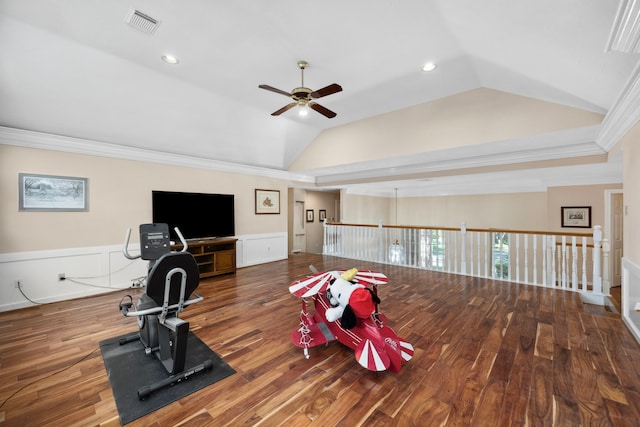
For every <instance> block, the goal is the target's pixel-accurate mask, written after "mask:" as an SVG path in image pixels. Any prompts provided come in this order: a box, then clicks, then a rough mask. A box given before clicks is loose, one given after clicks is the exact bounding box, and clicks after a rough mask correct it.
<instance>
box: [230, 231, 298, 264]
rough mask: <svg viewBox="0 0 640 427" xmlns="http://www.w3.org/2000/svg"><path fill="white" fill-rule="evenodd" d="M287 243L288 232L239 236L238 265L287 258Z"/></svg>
mask: <svg viewBox="0 0 640 427" xmlns="http://www.w3.org/2000/svg"><path fill="white" fill-rule="evenodd" d="M287 245H288V238H287V233H268V234H248V235H244V236H238V243H237V248H236V266H237V267H238V268H241V267H248V266H250V265H256V264H264V263H267V262H272V261H279V260H282V259H287V256H288V246H287Z"/></svg>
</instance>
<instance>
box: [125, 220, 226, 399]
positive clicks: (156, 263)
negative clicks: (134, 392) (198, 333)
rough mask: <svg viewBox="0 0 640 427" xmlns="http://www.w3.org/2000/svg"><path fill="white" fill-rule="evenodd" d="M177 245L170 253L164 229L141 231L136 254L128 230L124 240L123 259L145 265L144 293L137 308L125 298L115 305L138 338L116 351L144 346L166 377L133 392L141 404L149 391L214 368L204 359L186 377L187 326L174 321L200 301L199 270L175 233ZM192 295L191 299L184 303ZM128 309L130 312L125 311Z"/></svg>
mask: <svg viewBox="0 0 640 427" xmlns="http://www.w3.org/2000/svg"><path fill="white" fill-rule="evenodd" d="M174 230H175V232H176V234H177V235H178V237H179V238H180V241H181V242H182V250H181V251H180V252H172V251H171V240H170V238H169V226H168V225H167V224H159V223H154V224H141V225H140V254H139V255H131V254H129V251H128V249H127V248H128V246H129V238H130V237H131V229H128V230H127V233H126V235H125V242H124V247H123V248H122V252H123V254H124V256H125V257H127V258H128V259H131V260H134V259H138V258H142V259H144V260H147V261H149V265H148V274H147V280H146V291H145V293H144V294H142V295H141V296H140V298H139V300H138V302H137V304H134V303H133V299H132V298H131V296H129V302H121V303H120V311H121V312H122V314H124V316H126V317H137V318H138V327H139V332H137V333H135V334H133V335H129V336H126V337H123V338H121V339H120V345H124V344H127V343H129V342H133V341H136V340H138V339H139V340H140V342H141V343H142V344H143V346H144V351H145V353H146V354H147V355H152V354H155V355H156V356H157V358H158V359H159V360H160V362H162V365H163V366H164V369H165V370H166V371H167V373H168V374H169V376H168V377H167V378H165V379H163V380H161V381H158V382H156V383H153V384H148V385H146V386H143V387H141V388H139V389H138V398H139V399H141V400H142V399H145V398H146V397H148V396H149V395H150V394H151V393H153V392H154V391H157V390H159V389H161V388H163V387H166V386H169V385H173V384H175V383H177V382H180V381H183V380H185V379H187V378H189V377H190V376H192V375H194V374H197V373H199V372H203V371H207V370H209V369H211V368H212V367H213V361H212V360H211V359H207V360H205V361H203V362H202V363H200V364H199V365H197V366H195V367H193V368H189V369H188V370H186V371H185V368H184V365H185V360H186V355H187V338H188V335H189V322H186V321H184V320H182V319H180V318H179V317H178V316H179V314H180V313H181V312H182V311H183V310H184V308H185V307H187V306H189V305H191V304H195V303H197V302H200V301H202V300H203V297H202V296H201V295H200V294H198V293H197V292H196V291H195V290H196V288H197V287H198V284H199V282H200V275H199V271H198V265H197V263H196V261H195V259H194V257H193V255H191V254H190V253H189V252H187V247H188V245H187V242H186V240H185V239H184V237H183V236H182V233H180V230H179V229H178V228H177V227H176V228H175V229H174ZM191 294H193V296H194V298H193V299H189V297H190V296H191ZM132 307H133V310H134V311H129V310H130V309H131V308H132Z"/></svg>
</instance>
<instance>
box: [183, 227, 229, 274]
mask: <svg viewBox="0 0 640 427" xmlns="http://www.w3.org/2000/svg"><path fill="white" fill-rule="evenodd" d="M237 241H238V239H236V238H233V237H220V238H215V239H193V240H191V241H187V250H188V251H189V252H190V253H191V254H192V255H193V257H194V258H195V259H196V262H197V264H198V269H199V271H200V278H204V277H211V276H217V275H220V274H227V273H235V272H236V242H237ZM171 248H172V249H173V250H181V249H182V244H176V245H172V246H171Z"/></svg>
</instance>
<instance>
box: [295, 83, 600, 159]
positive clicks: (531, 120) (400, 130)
mask: <svg viewBox="0 0 640 427" xmlns="http://www.w3.org/2000/svg"><path fill="white" fill-rule="evenodd" d="M602 118H603V116H602V115H601V114H596V113H593V112H589V111H584V110H580V109H576V108H571V107H567V106H564V105H560V104H554V103H550V102H545V101H540V100H537V99H533V98H528V97H523V96H518V95H513V94H509V93H505V92H500V91H497V90H493V89H488V88H479V89H474V90H470V91H468V92H464V93H461V94H458V95H453V96H450V97H447V98H443V99H438V100H435V101H432V102H427V103H423V104H420V105H416V106H414V107H409V108H404V109H401V110H398V111H393V112H391V113H387V114H382V115H380V116H376V117H371V118H368V119H363V120H360V121H357V122H355V123H350V124H347V125H343V126H338V127H335V128H331V129H327V130H325V131H323V132H322V133H321V134H320V135H319V136H318V137H317V138H316V139H315V140H314V141H313V142H312V143H311V144H309V146H307V147H306V148H305V150H304V151H303V152H302V154H301V155H300V156H298V158H296V159H295V161H294V162H293V163H292V164H291V166H290V168H289V169H290V170H297V171H299V170H307V169H316V168H321V167H326V166H332V165H339V164H350V163H354V162H356V161H357V162H362V161H369V160H379V159H385V158H388V157H396V156H407V155H413V154H418V153H425V152H430V151H438V150H444V149H450V148H454V147H461V146H468V145H474V144H482V143H486V142H490V141H504V140H508V139H513V138H520V137H526V136H530V135H539V134H543V133H547V132H556V131H560V130H565V129H573V128H579V127H583V126H590V125H598V124H600V123H601V122H602ZM335 153H340V155H339V156H336V155H335Z"/></svg>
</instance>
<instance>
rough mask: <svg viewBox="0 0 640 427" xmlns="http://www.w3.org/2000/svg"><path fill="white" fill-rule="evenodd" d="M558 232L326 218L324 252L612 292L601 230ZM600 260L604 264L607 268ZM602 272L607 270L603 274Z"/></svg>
mask: <svg viewBox="0 0 640 427" xmlns="http://www.w3.org/2000/svg"><path fill="white" fill-rule="evenodd" d="M593 230H594V231H593V233H558V232H550V231H544V232H538V231H522V230H500V229H480V228H468V227H467V226H466V225H465V224H462V225H461V227H460V228H447V227H408V226H389V225H383V224H382V223H381V224H378V225H367V224H342V223H325V224H324V244H323V253H324V254H325V255H335V256H341V257H345V258H352V259H357V260H364V261H375V262H381V263H387V264H397V265H403V266H406V267H414V268H423V269H427V270H438V271H443V272H447V273H453V274H464V275H468V276H475V277H483V278H491V279H497V280H505V281H510V282H517V283H525V284H531V285H537V286H545V287H555V288H561V289H567V290H572V291H576V292H581V293H582V294H583V295H584V297H585V298H586V299H587V300H588V301H589V302H592V303H597V304H604V302H605V298H604V297H605V296H606V295H609V281H608V280H606V279H605V280H603V277H605V278H607V277H608V269H607V268H606V266H607V265H608V256H609V253H608V249H609V248H608V246H609V245H608V244H607V241H606V240H603V237H602V230H601V227H600V226H599V225H597V226H595V227H594V229H593ZM602 266H605V268H604V269H603V268H602ZM603 273H604V274H603Z"/></svg>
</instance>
